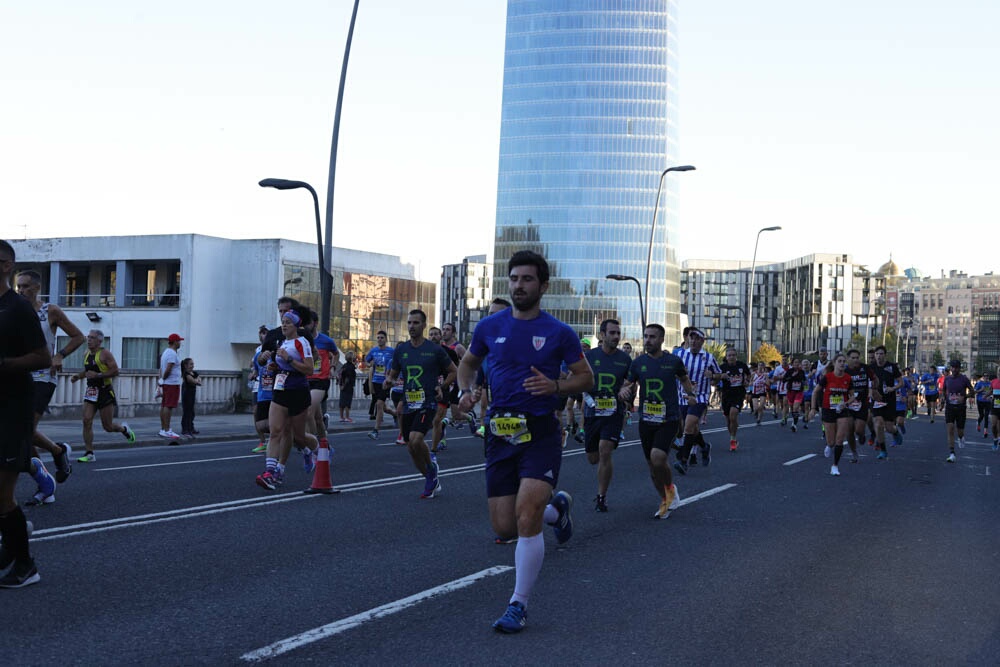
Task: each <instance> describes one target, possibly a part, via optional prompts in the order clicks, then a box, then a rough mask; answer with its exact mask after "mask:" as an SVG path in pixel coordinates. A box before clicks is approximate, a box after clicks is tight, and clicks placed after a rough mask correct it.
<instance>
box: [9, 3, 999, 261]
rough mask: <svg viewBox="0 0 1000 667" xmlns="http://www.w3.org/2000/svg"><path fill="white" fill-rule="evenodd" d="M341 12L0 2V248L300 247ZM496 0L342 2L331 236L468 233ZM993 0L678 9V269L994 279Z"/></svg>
mask: <svg viewBox="0 0 1000 667" xmlns="http://www.w3.org/2000/svg"><path fill="white" fill-rule="evenodd" d="M351 5H352V3H351V2H349V1H348V0H329V1H326V2H320V1H319V0H302V1H301V2H293V3H286V4H285V5H282V6H279V5H276V4H275V3H271V2H262V1H259V0H250V1H241V2H236V1H234V0H215V1H213V2H207V3H206V2H192V1H190V0H178V1H177V2H173V3H168V4H160V5H155V6H151V5H150V6H147V5H144V4H142V5H141V4H140V3H130V2H124V1H122V0H94V2H92V3H84V4H81V3H77V2H69V1H67V0H52V1H50V2H39V3H4V4H3V5H0V59H2V61H3V62H4V63H5V66H4V67H3V68H2V69H0V90H2V91H3V93H2V95H3V97H2V99H3V102H2V104H0V120H2V122H0V155H2V158H0V184H2V185H0V234H2V235H3V236H5V237H8V238H23V237H24V235H25V233H27V235H28V236H29V237H34V238H38V237H49V236H74V235H95V234H109V235H111V234H132V233H163V232H178V233H180V232H199V233H205V234H213V235H218V236H226V237H233V238H254V237H276V236H281V237H287V238H294V239H298V240H303V241H313V240H314V239H315V233H314V222H313V218H312V207H311V203H310V202H309V199H308V195H307V194H306V193H304V192H278V191H274V190H262V189H261V188H259V187H258V186H257V185H256V183H257V181H258V180H260V179H261V178H265V177H268V176H273V177H280V178H292V179H301V180H306V181H309V182H311V183H312V184H313V185H314V186H315V187H316V188H317V189H318V190H319V191H320V196H321V207H322V206H323V202H322V198H323V197H325V190H326V178H327V164H328V159H329V150H330V133H331V127H332V121H333V109H334V103H335V100H336V93H337V82H338V77H339V75H340V63H341V58H342V56H343V49H344V40H345V38H346V32H347V25H348V21H349V19H350V11H351ZM505 13H506V3H505V2H502V1H499V0H477V1H475V2H473V1H471V0H439V1H438V2H434V3H418V2H412V0H410V1H403V0H381V1H375V0H367V1H366V0H362V3H361V10H360V12H359V16H358V24H357V29H356V32H355V40H354V48H353V51H352V54H351V61H350V68H349V72H348V85H347V94H346V98H345V105H344V114H343V120H342V126H341V145H340V157H339V161H338V181H337V191H336V200H335V210H334V239H333V241H334V243H335V244H336V245H341V246H347V247H354V248H361V249H366V250H373V251H380V252H386V253H390V254H399V255H402V256H403V257H404V259H407V260H409V261H412V262H414V263H415V264H418V265H419V267H420V270H421V273H422V274H423V276H424V277H425V278H428V279H436V276H437V275H438V273H439V266H440V265H441V264H442V263H451V262H456V261H460V260H461V258H462V257H463V256H464V255H471V254H479V253H482V252H486V251H487V250H489V249H490V248H491V245H492V243H491V242H492V234H493V222H494V217H495V206H496V175H497V147H498V142H499V120H500V99H501V83H502V76H503V71H502V68H503V40H504V18H505ZM998 25H1000V3H996V2H992V1H986V0H982V1H978V2H974V1H971V0H952V2H949V3H941V2H924V1H916V2H907V3H902V2H887V1H880V0H870V1H869V2H860V1H855V0H848V1H845V2H840V3H835V4H824V5H823V6H822V7H821V6H820V4H819V3H811V2H793V1H792V0H784V1H782V0H774V1H761V2H754V3H748V2H737V1H736V0H719V1H717V2H710V1H708V0H703V1H701V2H695V1H692V0H687V1H682V2H681V3H680V11H679V27H680V35H679V38H680V65H679V76H680V100H681V108H680V123H681V125H680V131H681V155H680V158H679V162H683V163H691V164H694V165H696V166H697V167H698V171H696V172H693V173H688V174H681V175H678V179H679V180H680V181H681V189H680V193H681V210H680V214H681V217H680V222H681V230H682V232H681V238H680V248H679V250H680V256H681V257H682V258H732V259H739V258H749V256H750V254H751V253H752V250H753V239H754V235H755V232H756V229H758V228H759V227H762V226H766V225H774V224H778V225H781V226H782V227H783V228H784V230H783V231H781V232H777V233H773V234H770V235H767V236H765V237H764V238H765V239H767V242H766V243H762V249H761V251H760V253H759V255H760V256H761V257H763V258H766V259H776V260H780V259H788V258H791V257H795V256H799V255H803V254H808V253H810V252H838V253H840V252H847V253H850V254H852V255H854V256H855V258H856V259H857V260H858V261H861V262H864V263H869V264H870V265H872V267H873V268H874V267H877V266H878V265H879V264H881V263H882V262H883V261H884V260H885V259H886V258H887V257H888V255H889V253H890V252H892V253H893V256H894V258H895V259H896V261H897V262H898V263H899V264H900V265H902V266H904V267H907V266H911V265H914V266H917V267H918V268H920V269H921V270H923V271H924V272H925V273H932V274H935V275H936V274H937V273H938V272H939V271H940V270H941V269H950V268H958V269H966V270H968V271H970V272H974V273H979V272H984V271H988V270H992V269H993V268H994V267H995V268H997V269H998V270H1000V261H998V260H997V259H995V257H996V256H997V254H998V252H997V250H996V249H995V247H996V246H995V244H994V243H990V242H991V241H993V240H994V239H995V238H997V234H996V232H995V231H994V230H995V229H996V227H997V222H998V217H1000V216H998V215H997V213H996V208H995V206H994V203H993V199H994V197H993V193H994V191H995V190H997V185H996V184H997V183H998V182H1000V131H998V130H997V128H996V122H997V121H996V119H997V118H1000V75H998V72H1000V46H998V45H997V40H996V39H995V33H996V29H997V26H998Z"/></svg>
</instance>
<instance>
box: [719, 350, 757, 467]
mask: <svg viewBox="0 0 1000 667" xmlns="http://www.w3.org/2000/svg"><path fill="white" fill-rule="evenodd" d="M721 370H722V414H724V415H725V416H726V428H728V429H729V451H731V452H735V451H736V448H737V447H739V446H740V443H739V442H737V440H736V431H737V430H738V429H739V428H740V419H739V417H740V410H742V409H743V401H744V400H746V395H747V390H746V388H747V385H749V384H750V367H749V366H747V365H746V364H745V363H743V362H742V361H739V360H738V359H737V355H736V350H734V349H733V348H729V349H728V350H726V360H725V361H724V362H723V364H722V366H721Z"/></svg>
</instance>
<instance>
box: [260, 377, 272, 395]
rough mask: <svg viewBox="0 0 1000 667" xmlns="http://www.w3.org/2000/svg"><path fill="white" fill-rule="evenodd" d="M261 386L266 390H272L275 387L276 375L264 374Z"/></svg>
mask: <svg viewBox="0 0 1000 667" xmlns="http://www.w3.org/2000/svg"><path fill="white" fill-rule="evenodd" d="M260 388H261V389H263V390H264V391H271V390H272V389H274V376H273V375H264V376H262V377H261V378H260Z"/></svg>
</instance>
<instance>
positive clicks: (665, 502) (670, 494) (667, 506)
mask: <svg viewBox="0 0 1000 667" xmlns="http://www.w3.org/2000/svg"><path fill="white" fill-rule="evenodd" d="M677 504H678V494H677V487H676V486H675V485H674V484H671V485H670V486H668V487H667V488H666V489H665V490H664V497H663V499H662V500H661V501H660V508H659V509H658V510H656V514H654V515H653V518H654V519H666V518H667V517H668V516H670V510H672V509H674V507H675V506H676V505H677Z"/></svg>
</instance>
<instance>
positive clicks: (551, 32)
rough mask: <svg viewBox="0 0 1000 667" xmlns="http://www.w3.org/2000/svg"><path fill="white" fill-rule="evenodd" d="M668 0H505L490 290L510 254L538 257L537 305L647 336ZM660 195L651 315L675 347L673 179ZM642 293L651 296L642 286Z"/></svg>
mask: <svg viewBox="0 0 1000 667" xmlns="http://www.w3.org/2000/svg"><path fill="white" fill-rule="evenodd" d="M676 14H677V5H676V2H674V1H672V0H509V1H508V3H507V39H506V46H505V50H504V76H503V109H502V114H501V130H500V169H499V179H498V184H497V217H496V239H495V246H494V278H495V279H494V287H493V291H494V294H496V295H505V296H506V291H507V289H506V288H507V260H508V259H510V256H511V255H512V254H513V253H514V252H516V251H517V250H521V249H531V250H536V251H538V252H540V253H542V254H543V255H544V256H545V257H546V258H547V259H548V261H549V265H550V268H551V272H552V278H551V281H550V284H549V291H548V293H547V294H546V296H545V297H544V298H543V300H542V307H543V308H544V309H545V310H547V311H549V312H550V313H552V314H553V315H555V316H556V317H558V318H559V319H561V320H562V321H564V322H566V323H568V324H570V325H571V326H572V327H573V328H574V329H576V330H577V331H578V332H579V333H580V334H585V333H587V334H589V333H593V332H594V331H595V330H596V328H597V324H598V323H600V321H601V320H603V319H605V318H607V317H613V318H616V319H618V320H619V321H621V323H622V334H623V340H630V341H632V342H633V343H634V342H636V341H641V339H642V331H641V326H642V325H641V314H640V309H639V299H638V291H637V289H636V285H635V283H632V282H615V281H611V280H606V279H605V276H606V275H608V274H612V273H614V274H624V275H629V276H634V277H635V278H637V279H638V281H639V282H640V283H644V282H645V276H646V257H647V253H648V251H649V242H650V232H651V230H652V221H653V205H654V202H655V199H656V190H657V186H658V185H659V178H660V174H661V173H662V171H663V170H664V169H665V168H666V167H668V166H673V165H675V164H676V163H677V162H676V157H677V156H676V152H677V149H676V146H677V129H676V112H677V88H676V65H677V61H676V58H677V56H676V52H677V50H676V40H677V23H676ZM675 178H677V174H674V173H671V174H668V175H667V177H666V179H665V182H664V186H663V192H662V194H661V198H660V211H659V214H658V216H657V222H656V233H655V238H654V240H653V253H652V255H653V261H652V268H651V272H650V285H649V300H650V303H649V305H648V311H649V321H650V322H656V323H660V324H663V325H664V326H665V327H666V329H667V344H673V343H674V342H675V339H676V337H677V336H676V332H677V327H678V321H679V316H678V313H679V303H678V296H679V268H678V264H677V255H676V238H677V233H676V224H677V223H676V219H675V216H674V214H673V211H674V210H675V207H676V192H675V184H674V179H675ZM644 297H645V294H644Z"/></svg>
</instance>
